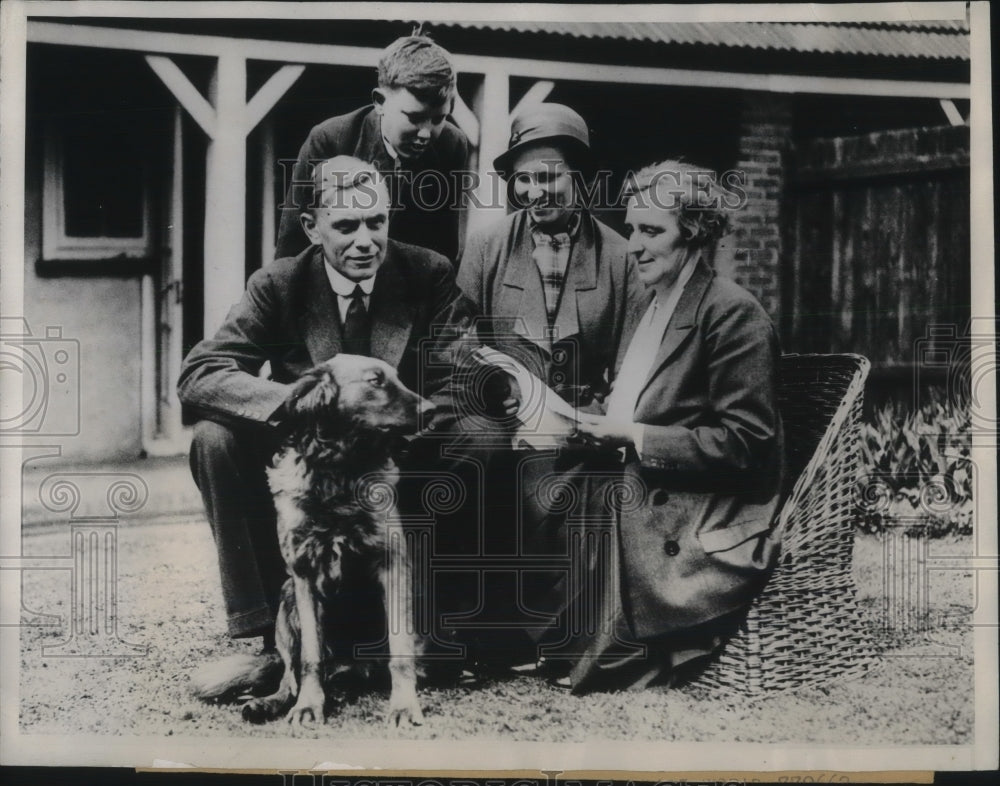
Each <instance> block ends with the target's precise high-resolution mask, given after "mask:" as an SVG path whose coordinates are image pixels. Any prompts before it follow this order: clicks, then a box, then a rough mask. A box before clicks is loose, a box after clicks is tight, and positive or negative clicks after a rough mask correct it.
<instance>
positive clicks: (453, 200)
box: [274, 105, 469, 262]
mask: <svg viewBox="0 0 1000 786" xmlns="http://www.w3.org/2000/svg"><path fill="white" fill-rule="evenodd" d="M339 155H350V156H355V157H356V158H360V159H361V160H362V161H368V162H371V163H372V164H374V165H375V168H376V169H377V170H378V171H379V172H382V173H383V174H392V173H393V168H394V166H395V162H394V161H393V159H392V157H391V156H390V155H389V153H388V151H387V150H386V149H385V144H383V142H382V128H381V123H380V122H379V115H378V113H377V112H376V111H375V108H374V107H373V106H371V105H369V106H366V107H362V108H361V109H358V110H355V111H354V112H351V113H349V114H346V115H340V116H339V117H331V118H330V119H329V120H324V121H323V122H322V123H320V124H319V125H318V126H316V127H314V128H313V129H312V130H311V131H310V132H309V136H308V137H307V138H306V141H305V143H304V144H303V145H302V149H301V150H300V151H299V157H298V160H297V161H296V162H295V168H294V169H293V173H292V178H293V180H292V183H290V184H289V186H288V192H287V194H286V195H285V207H284V208H283V209H282V211H281V224H280V225H279V227H278V240H277V243H276V244H275V245H276V248H275V253H274V256H275V258H281V257H289V256H295V255H296V254H298V253H300V252H301V251H302V249H304V248H305V247H306V246H307V245H309V240H308V239H307V238H306V236H305V233H304V232H303V231H302V227H301V225H300V224H299V214H300V213H301V212H302V210H301V209H302V208H304V207H307V206H308V205H310V204H311V203H312V200H313V187H312V184H311V183H312V171H313V165H314V164H316V163H317V162H319V161H324V160H326V159H328V158H333V157H334V156H339ZM468 158H469V140H468V139H466V137H465V134H463V133H462V131H461V130H460V129H459V128H458V127H457V126H455V125H453V124H452V123H451V122H450V121H449V120H445V121H444V128H442V129H441V134H440V136H438V138H437V139H436V140H434V143H433V144H432V145H430V147H429V148H428V150H427V151H425V153H424V155H423V156H422V157H421V158H420V160H419V161H418V162H415V163H414V164H412V165H408V166H405V167H404V168H403V171H402V172H400V173H397V174H396V175H395V176H394V178H393V180H392V181H391V182H392V185H391V186H390V189H391V190H392V191H393V204H394V205H398V207H399V209H397V210H394V211H393V216H392V220H391V221H390V222H389V236H390V237H391V238H393V239H394V240H398V241H400V242H401V243H411V244H412V245H415V246H423V247H424V248H429V249H432V250H434V251H437V252H438V253H441V254H444V255H445V256H446V257H448V259H449V260H451V261H452V262H455V261H456V260H457V259H458V251H459V245H460V244H459V220H460V215H461V209H460V206H461V204H462V200H461V194H459V193H457V191H459V190H460V187H461V185H462V180H461V177H460V176H459V175H458V174H457V173H458V172H462V171H464V170H466V169H467V168H468ZM425 173H430V174H425ZM443 191H447V193H443ZM438 205H440V206H438ZM428 208H430V209H428Z"/></svg>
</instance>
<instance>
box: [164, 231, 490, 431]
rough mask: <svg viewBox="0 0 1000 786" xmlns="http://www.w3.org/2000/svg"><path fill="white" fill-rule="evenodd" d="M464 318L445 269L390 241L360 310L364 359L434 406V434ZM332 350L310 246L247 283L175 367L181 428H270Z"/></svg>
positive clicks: (446, 415)
mask: <svg viewBox="0 0 1000 786" xmlns="http://www.w3.org/2000/svg"><path fill="white" fill-rule="evenodd" d="M471 309H472V304H471V302H470V301H469V300H468V299H467V298H465V297H464V296H463V295H462V294H461V292H460V291H459V289H458V287H457V286H456V284H455V274H454V270H453V268H452V266H451V263H450V262H449V261H448V260H447V259H445V258H444V257H443V256H441V255H440V254H437V253H435V252H434V251H428V250H427V249H424V248H419V247H417V246H411V245H407V244H404V243H397V242H396V241H393V240H390V241H389V244H388V246H387V248H386V256H385V260H384V261H383V263H382V266H381V267H380V268H379V270H378V273H376V276H375V287H374V289H373V291H372V295H371V300H370V302H369V310H370V313H371V316H372V337H371V347H372V355H373V356H374V357H376V358H379V359H381V360H384V361H385V362H387V363H388V364H389V365H391V366H393V367H395V368H396V369H397V370H398V372H399V376H400V379H401V380H402V382H403V384H405V385H406V386H407V387H409V388H411V389H412V390H416V391H418V392H419V393H421V394H422V395H424V396H426V397H428V398H430V399H431V400H432V401H434V403H435V404H437V405H438V407H439V411H438V412H437V413H436V414H435V415H434V418H433V420H432V427H438V428H440V429H442V430H443V429H446V428H447V427H449V426H450V423H451V410H452V406H451V403H452V399H451V396H450V391H449V390H448V386H449V384H450V380H451V377H452V369H451V368H450V366H449V364H448V360H449V358H451V357H452V356H453V355H454V354H455V350H456V348H457V347H458V346H460V340H459V339H458V335H459V334H461V333H464V332H465V330H466V329H467V328H468V326H469V324H470V321H471ZM445 328H447V329H445ZM340 350H341V328H340V320H339V317H338V309H337V301H336V295H335V294H334V293H333V290H332V288H331V286H330V281H329V279H328V278H327V274H326V270H325V263H324V261H323V255H322V252H321V251H320V249H319V247H316V246H310V247H309V248H307V249H306V250H305V251H303V252H302V253H301V254H299V255H298V256H296V257H289V258H285V259H279V260H276V261H275V262H273V263H271V264H269V265H265V266H264V267H262V268H261V269H260V270H258V271H256V272H255V273H254V274H253V275H252V276H251V277H250V280H249V281H248V282H247V288H246V292H245V293H244V294H243V297H242V299H241V300H240V301H239V303H237V304H236V305H235V306H234V307H233V308H232V310H231V311H230V312H229V315H228V316H227V317H226V320H225V322H224V323H223V325H222V327H220V328H219V330H218V332H217V333H216V334H215V336H213V337H212V338H207V339H205V340H203V341H201V342H200V343H199V344H198V345H197V346H195V347H194V349H192V350H191V352H190V353H189V354H188V356H187V358H186V359H185V360H184V364H183V367H182V368H181V374H180V378H179V380H178V384H177V391H178V395H179V396H180V400H181V403H182V404H183V405H184V407H185V413H186V416H187V419H188V420H191V419H207V420H214V421H217V422H221V423H223V424H224V425H232V424H235V425H240V424H242V425H244V426H245V425H252V424H259V425H262V426H263V425H266V424H268V423H269V421H270V422H273V419H274V416H275V415H276V414H277V410H278V409H279V408H280V407H281V405H282V403H283V402H284V400H285V398H286V397H287V395H288V392H289V385H290V384H291V383H293V382H294V381H295V380H296V379H298V378H299V377H300V376H301V375H302V374H303V373H304V372H305V371H307V370H308V369H310V368H311V367H312V366H314V365H316V364H317V363H321V362H323V361H324V360H328V359H329V358H331V357H333V356H334V355H336V354H337V353H338V352H339V351H340ZM266 361H267V362H270V364H271V373H270V376H269V378H266V379H265V378H263V377H261V376H259V372H260V370H261V367H262V366H263V365H264V363H265V362H266ZM191 415H194V416H195V417H194V418H191Z"/></svg>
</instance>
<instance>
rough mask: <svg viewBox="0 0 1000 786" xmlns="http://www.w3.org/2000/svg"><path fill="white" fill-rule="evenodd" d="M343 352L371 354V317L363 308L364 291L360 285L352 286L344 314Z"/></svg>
mask: <svg viewBox="0 0 1000 786" xmlns="http://www.w3.org/2000/svg"><path fill="white" fill-rule="evenodd" d="M344 352H347V353H348V354H350V355H366V356H371V354H372V325H371V318H370V317H369V316H368V309H367V308H365V293H364V292H363V291H362V289H361V286H360V285H358V286H356V287H354V291H353V292H352V293H351V303H350V305H349V306H348V307H347V314H346V315H345V316H344Z"/></svg>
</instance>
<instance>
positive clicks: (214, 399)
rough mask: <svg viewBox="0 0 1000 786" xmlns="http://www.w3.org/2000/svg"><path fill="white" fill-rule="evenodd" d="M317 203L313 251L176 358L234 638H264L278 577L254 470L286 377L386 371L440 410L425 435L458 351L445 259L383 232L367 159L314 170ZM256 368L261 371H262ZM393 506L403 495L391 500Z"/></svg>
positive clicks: (385, 221) (284, 264)
mask: <svg viewBox="0 0 1000 786" xmlns="http://www.w3.org/2000/svg"><path fill="white" fill-rule="evenodd" d="M315 188H316V192H317V194H318V195H319V197H320V206H319V207H314V208H311V209H308V210H306V211H304V212H303V213H302V214H301V217H300V220H301V223H302V229H303V231H304V233H305V235H306V237H307V238H308V239H309V241H310V243H311V245H310V246H309V247H308V248H306V249H305V250H303V251H302V252H301V253H299V254H298V255H297V256H294V257H285V258H283V259H279V260H276V261H275V262H273V263H271V264H269V265H266V266H264V267H263V268H261V269H260V270H258V271H257V272H255V273H254V274H253V275H252V276H251V277H250V279H249V281H248V282H247V288H246V292H245V293H244V295H243V298H242V299H241V300H240V302H239V303H237V304H236V305H235V306H234V307H233V309H232V310H231V311H230V313H229V315H228V316H227V317H226V320H225V322H224V323H223V325H222V327H220V328H219V330H218V332H217V333H216V334H215V336H214V337H212V338H208V339H205V340H203V341H202V342H201V343H199V344H198V345H197V346H195V347H194V349H192V350H191V352H190V354H189V355H188V357H187V358H186V360H185V362H184V365H183V368H182V369H181V375H180V379H179V382H178V393H179V396H180V399H181V402H182V403H183V404H184V406H185V408H186V409H187V410H188V411H189V412H193V413H194V414H195V415H196V416H197V417H199V418H200V421H199V422H198V423H197V424H196V426H195V432H194V442H193V444H192V448H191V469H192V473H193V475H194V479H195V482H196V483H197V485H198V488H199V489H200V490H201V493H202V498H203V500H204V502H205V509H206V512H207V515H208V519H209V522H210V524H211V526H212V531H213V533H214V535H215V542H216V547H217V550H218V555H219V569H220V572H221V576H222V589H223V596H224V600H225V606H226V614H227V618H228V627H229V633H230V635H231V636H233V637H234V638H244V637H252V636H263V637H264V645H265V647H267V646H268V645H270V644H271V643H272V642H273V624H274V618H275V614H276V611H277V606H278V596H279V591H280V589H281V585H282V583H283V582H284V580H285V566H284V563H283V561H282V558H281V555H280V552H279V549H278V542H277V535H276V531H275V512H274V505H273V503H272V501H271V496H270V493H269V492H268V487H267V481H266V477H265V474H264V468H265V466H266V464H267V462H268V461H270V459H271V456H272V455H273V453H274V450H275V448H276V447H277V444H278V441H279V440H280V436H281V430H282V423H281V412H282V404H283V403H284V401H285V399H286V397H287V395H288V392H289V389H290V385H291V383H293V382H294V381H295V380H296V379H297V378H298V377H299V376H300V375H301V374H302V373H304V372H305V371H306V370H308V369H309V368H311V367H312V366H314V365H316V364H317V363H320V362H322V361H324V360H327V359H329V358H330V357H332V356H333V355H335V354H337V353H338V352H350V353H354V354H362V355H368V356H371V357H376V358H379V359H381V360H384V361H386V362H387V363H389V364H390V365H392V366H394V367H395V368H396V369H397V370H398V372H399V376H400V379H401V380H402V382H403V383H404V384H405V385H407V386H408V387H410V388H411V389H413V390H416V391H418V392H420V393H421V394H422V395H424V396H426V397H427V398H430V399H431V400H432V401H433V402H434V403H435V404H436V405H437V407H438V409H437V411H436V412H435V414H434V415H433V418H432V420H431V422H430V423H429V424H428V425H427V427H426V428H427V430H429V431H435V430H437V432H438V433H442V432H447V431H448V430H449V429H450V426H451V424H452V423H453V422H454V407H453V405H452V397H451V395H450V392H449V384H450V380H451V379H452V376H453V375H452V373H451V370H450V369H449V367H448V366H447V364H445V363H428V362H427V361H426V359H427V358H428V357H445V356H448V355H449V353H452V352H454V351H455V350H456V349H457V348H458V347H459V346H461V344H460V341H461V338H460V336H461V335H462V334H464V333H465V331H466V329H467V327H468V324H469V322H470V319H471V303H470V302H469V301H468V300H467V299H466V298H465V297H464V296H463V295H462V294H461V292H460V291H459V289H458V288H457V286H456V284H455V275H454V270H453V268H452V265H451V263H450V262H449V261H448V260H447V259H445V258H444V257H443V256H442V255H440V254H438V253H436V252H434V251H429V250H427V249H424V248H419V247H417V246H412V245H408V244H404V243H400V242H397V241H395V240H391V239H389V237H388V235H389V228H390V226H391V221H390V209H389V194H388V190H387V188H386V185H385V183H384V182H383V181H382V179H381V178H380V177H379V175H378V173H377V172H376V171H375V170H374V169H373V168H372V167H371V165H370V164H368V163H366V162H364V161H361V160H359V159H357V158H353V157H350V156H339V157H336V158H333V159H331V160H329V161H326V162H323V163H322V164H321V165H319V166H318V167H317V169H316V182H315ZM265 362H269V363H270V376H269V377H268V378H264V377H262V376H260V373H259V372H260V370H261V368H262V366H263V365H264V363H265ZM401 504H402V503H401Z"/></svg>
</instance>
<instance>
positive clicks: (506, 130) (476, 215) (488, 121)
mask: <svg viewBox="0 0 1000 786" xmlns="http://www.w3.org/2000/svg"><path fill="white" fill-rule="evenodd" d="M473 108H474V109H475V110H476V111H477V112H478V114H479V151H478V152H479V164H478V167H477V170H478V172H477V174H478V176H479V183H478V185H477V187H476V189H475V191H474V192H473V194H472V199H471V200H470V204H469V231H470V232H474V231H476V230H477V229H480V228H482V227H483V226H485V225H487V224H489V223H490V222H492V221H495V220H497V219H498V218H499V217H500V216H503V215H504V213H505V208H506V206H507V187H506V184H504V183H503V182H502V181H501V180H499V178H498V177H497V176H496V175H494V174H493V159H494V158H496V157H497V156H498V155H500V154H501V153H502V152H503V151H504V150H506V149H507V139H508V137H509V135H510V120H509V117H508V115H509V114H510V76H509V75H508V74H507V72H506V71H501V70H499V69H495V70H490V71H487V72H486V73H485V75H484V77H483V84H482V86H481V87H480V88H479V90H477V92H476V97H475V100H474V101H473Z"/></svg>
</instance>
